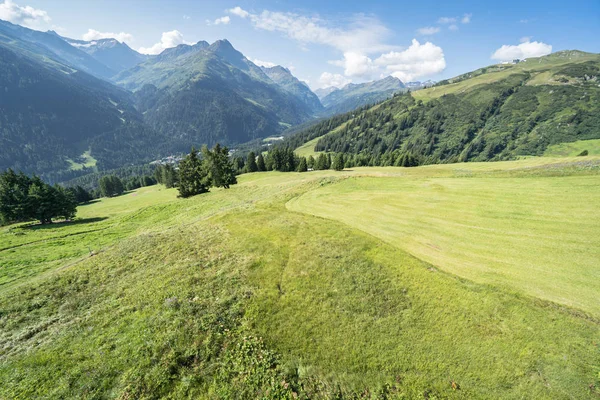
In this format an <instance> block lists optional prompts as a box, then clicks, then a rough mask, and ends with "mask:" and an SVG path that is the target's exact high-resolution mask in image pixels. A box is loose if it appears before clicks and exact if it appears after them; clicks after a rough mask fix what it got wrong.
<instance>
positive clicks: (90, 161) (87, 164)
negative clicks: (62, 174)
mask: <svg viewBox="0 0 600 400" xmlns="http://www.w3.org/2000/svg"><path fill="white" fill-rule="evenodd" d="M81 159H82V160H83V161H84V162H83V163H77V162H75V161H73V160H71V159H67V162H68V163H69V164H70V166H69V170H71V171H79V170H82V169H83V168H93V167H95V166H96V163H97V160H96V159H95V158H94V157H92V154H91V152H90V150H87V151H85V152H84V153H83V154H82V155H81Z"/></svg>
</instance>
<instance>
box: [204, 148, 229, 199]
mask: <svg viewBox="0 0 600 400" xmlns="http://www.w3.org/2000/svg"><path fill="white" fill-rule="evenodd" d="M202 156H203V160H202V164H203V168H204V171H205V173H206V176H207V177H208V180H209V182H210V184H211V185H212V186H216V187H223V188H225V189H229V186H230V185H234V184H236V183H237V179H236V177H235V172H234V169H233V165H232V164H231V162H230V161H229V150H228V149H227V147H221V145H220V144H218V143H217V144H216V145H215V147H214V148H213V149H212V150H209V149H208V147H206V146H203V147H202Z"/></svg>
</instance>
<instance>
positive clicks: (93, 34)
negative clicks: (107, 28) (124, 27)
mask: <svg viewBox="0 0 600 400" xmlns="http://www.w3.org/2000/svg"><path fill="white" fill-rule="evenodd" d="M81 38H82V39H83V40H86V41H88V42H90V41H92V40H99V39H117V40H118V41H119V42H127V43H130V42H132V41H133V35H132V34H131V33H125V32H119V33H114V32H99V31H97V30H95V29H88V31H87V32H86V33H84V34H83V35H82V36H81Z"/></svg>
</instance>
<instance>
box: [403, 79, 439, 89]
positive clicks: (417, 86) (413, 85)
mask: <svg viewBox="0 0 600 400" xmlns="http://www.w3.org/2000/svg"><path fill="white" fill-rule="evenodd" d="M404 85H405V86H406V88H407V89H410V90H419V89H424V88H428V87H431V86H433V85H435V82H434V81H432V80H428V81H425V82H420V81H416V82H407V83H405V84H404Z"/></svg>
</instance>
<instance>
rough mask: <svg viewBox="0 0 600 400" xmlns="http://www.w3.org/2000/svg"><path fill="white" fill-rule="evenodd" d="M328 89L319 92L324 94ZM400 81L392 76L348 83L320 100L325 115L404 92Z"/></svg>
mask: <svg viewBox="0 0 600 400" xmlns="http://www.w3.org/2000/svg"><path fill="white" fill-rule="evenodd" d="M327 90H328V89H326V90H323V91H321V94H325V93H326V92H327ZM405 90H406V89H405V86H404V84H403V83H402V81H401V80H400V79H398V78H394V77H393V76H388V77H387V78H384V79H381V80H378V81H373V82H367V83H360V84H354V83H349V84H347V85H346V86H344V87H343V88H341V89H336V90H333V91H331V92H330V93H329V94H326V95H324V96H323V97H322V98H321V104H323V107H325V114H326V115H334V114H340V113H344V112H347V111H351V110H354V109H356V108H359V107H361V106H364V105H367V104H373V103H377V102H380V101H382V100H385V99H387V98H389V97H391V96H392V95H393V94H394V93H398V92H401V91H405Z"/></svg>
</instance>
